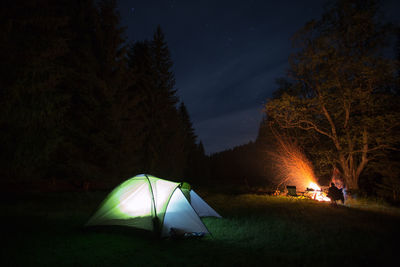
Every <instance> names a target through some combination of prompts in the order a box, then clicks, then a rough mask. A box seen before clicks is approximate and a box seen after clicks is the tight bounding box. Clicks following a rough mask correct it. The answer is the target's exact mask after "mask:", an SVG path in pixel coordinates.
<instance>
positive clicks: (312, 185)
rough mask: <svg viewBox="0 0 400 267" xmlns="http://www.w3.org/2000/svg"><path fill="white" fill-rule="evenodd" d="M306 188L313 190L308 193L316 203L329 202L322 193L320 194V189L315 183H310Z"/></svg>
mask: <svg viewBox="0 0 400 267" xmlns="http://www.w3.org/2000/svg"><path fill="white" fill-rule="evenodd" d="M308 188H309V189H313V190H314V191H310V192H311V193H309V195H310V197H311V198H312V199H315V200H318V201H331V199H330V198H329V197H327V196H326V194H325V193H324V192H322V190H321V188H320V187H319V186H318V185H317V184H316V183H313V182H310V184H309V186H308Z"/></svg>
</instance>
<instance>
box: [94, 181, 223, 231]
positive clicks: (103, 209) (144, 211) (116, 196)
mask: <svg viewBox="0 0 400 267" xmlns="http://www.w3.org/2000/svg"><path fill="white" fill-rule="evenodd" d="M207 216H212V217H218V218H220V217H221V216H220V215H219V214H218V213H217V212H216V211H215V210H214V209H213V208H211V207H210V206H209V205H208V204H207V203H206V202H205V201H204V200H203V199H202V198H201V197H200V196H199V195H197V194H196V193H195V192H194V191H193V190H191V189H190V186H188V184H186V183H176V182H171V181H167V180H163V179H160V178H157V177H154V176H151V175H146V174H140V175H137V176H135V177H133V178H131V179H128V180H126V181H125V182H123V183H122V184H120V185H119V186H117V187H116V188H115V189H114V190H113V191H112V192H111V193H110V194H109V195H108V196H107V197H106V199H105V200H104V201H103V203H102V204H101V205H100V207H99V209H98V210H97V211H96V213H95V214H94V215H93V216H92V217H91V218H90V220H89V221H88V222H87V224H86V225H87V226H92V225H93V226H94V225H123V226H130V227H135V228H140V229H145V230H150V231H154V232H156V233H158V234H159V235H161V236H162V237H165V236H169V235H170V234H171V229H174V230H178V231H180V232H184V233H205V234H207V233H209V231H208V230H207V228H206V226H205V225H204V224H203V222H202V221H201V219H200V217H207Z"/></svg>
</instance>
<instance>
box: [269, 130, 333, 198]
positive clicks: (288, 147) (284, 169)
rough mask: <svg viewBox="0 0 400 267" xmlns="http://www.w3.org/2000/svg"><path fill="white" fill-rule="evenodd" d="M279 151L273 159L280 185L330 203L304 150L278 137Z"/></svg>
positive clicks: (274, 154)
mask: <svg viewBox="0 0 400 267" xmlns="http://www.w3.org/2000/svg"><path fill="white" fill-rule="evenodd" d="M277 140H278V151H277V152H276V153H273V154H272V156H273V159H274V161H275V165H276V167H277V170H278V175H277V177H278V179H279V185H294V186H296V189H297V191H298V192H305V191H306V190H307V189H312V190H310V191H307V194H306V195H307V196H309V197H311V198H312V199H315V200H318V201H330V199H329V198H328V197H326V194H325V193H324V192H322V190H321V188H320V187H319V186H318V184H317V179H316V177H315V174H314V171H313V168H312V164H311V162H310V161H309V160H308V159H307V158H306V156H305V155H304V153H303V152H302V150H301V149H300V148H299V147H298V146H297V145H296V144H294V143H293V142H290V141H289V140H283V139H282V137H279V136H278V137H277Z"/></svg>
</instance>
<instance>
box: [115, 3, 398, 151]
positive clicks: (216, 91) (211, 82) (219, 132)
mask: <svg viewBox="0 0 400 267" xmlns="http://www.w3.org/2000/svg"><path fill="white" fill-rule="evenodd" d="M327 2H329V1H327V0H307V1H295V0H292V1H289V0H281V1H265V0H260V1H258V0H255V1H245V0H242V1H232V0H228V1H226V0H221V1H190V0H181V1H179V0H170V1H167V0H165V1H156V0H146V1H144V0H143V1H132V0H118V5H119V12H120V15H121V23H122V25H123V26H125V27H126V38H127V40H128V41H135V40H144V39H151V37H152V35H153V32H154V30H155V29H156V27H157V25H161V27H162V29H163V30H164V33H165V35H166V40H167V42H168V45H169V48H170V51H171V56H172V60H173V62H174V69H173V70H174V72H175V78H176V89H177V90H178V96H179V97H180V99H181V100H183V102H184V103H185V104H186V106H187V109H188V111H189V114H190V116H191V120H192V122H193V126H194V128H195V131H196V134H197V135H198V138H199V140H201V141H202V142H203V144H204V147H205V150H206V153H207V154H211V153H214V152H218V151H222V150H225V149H228V148H233V147H234V146H237V145H241V144H245V143H248V142H249V141H251V140H253V141H254V140H255V138H256V136H257V131H258V126H259V124H260V121H261V118H262V116H263V114H262V108H263V104H264V103H265V101H266V99H267V97H269V96H271V93H272V92H273V91H274V90H275V89H276V85H275V79H276V78H279V77H282V76H284V75H285V73H286V69H287V68H288V56H289V55H290V53H292V52H293V51H294V50H293V48H292V46H291V37H292V36H293V34H294V33H295V32H296V31H297V30H298V29H300V28H301V27H302V26H303V25H304V24H305V23H306V22H307V21H309V20H311V19H314V18H315V19H318V18H319V17H320V15H321V14H322V13H323V6H324V3H327ZM398 2H399V1H397V0H387V1H383V3H384V6H383V7H384V9H383V10H384V11H385V13H386V16H387V17H389V18H392V20H393V18H396V13H398V11H399V3H398Z"/></svg>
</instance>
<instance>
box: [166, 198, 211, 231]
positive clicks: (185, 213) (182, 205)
mask: <svg viewBox="0 0 400 267" xmlns="http://www.w3.org/2000/svg"><path fill="white" fill-rule="evenodd" d="M171 228H176V229H179V230H181V231H184V232H187V233H190V232H202V233H209V232H208V230H207V228H206V227H205V225H204V224H203V222H202V221H201V220H200V218H199V216H198V215H197V214H196V212H195V211H194V209H193V208H192V206H190V204H189V202H188V201H187V199H186V198H185V196H184V195H183V193H182V191H181V190H175V192H174V194H173V195H172V197H171V200H170V201H169V204H168V208H167V211H166V214H165V218H164V224H163V229H162V233H161V236H168V235H169V231H170V229H171Z"/></svg>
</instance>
